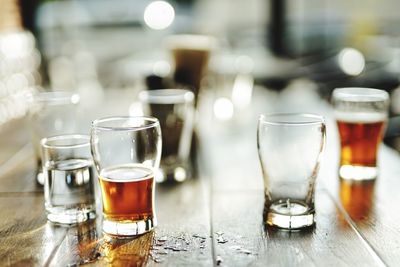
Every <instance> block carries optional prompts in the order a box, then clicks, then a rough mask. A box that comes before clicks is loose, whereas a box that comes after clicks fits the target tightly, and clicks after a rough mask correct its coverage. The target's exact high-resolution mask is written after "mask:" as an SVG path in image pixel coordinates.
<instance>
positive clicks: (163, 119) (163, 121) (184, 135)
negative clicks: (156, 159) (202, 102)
mask: <svg viewBox="0 0 400 267" xmlns="http://www.w3.org/2000/svg"><path fill="white" fill-rule="evenodd" d="M139 99H140V101H141V105H142V108H143V112H144V114H145V115H149V116H153V117H156V118H157V119H158V121H159V122H160V126H161V132H162V144H163V147H162V153H161V163H160V171H159V172H158V173H156V180H157V182H183V181H185V180H187V179H189V178H190V177H191V175H192V174H191V173H192V167H191V164H190V159H189V156H190V147H191V143H192V133H193V123H194V104H193V101H194V94H193V93H192V92H190V91H188V90H183V89H161V90H151V91H142V92H140V94H139Z"/></svg>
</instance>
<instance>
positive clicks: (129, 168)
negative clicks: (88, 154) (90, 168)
mask: <svg viewBox="0 0 400 267" xmlns="http://www.w3.org/2000/svg"><path fill="white" fill-rule="evenodd" d="M153 176H154V175H153V170H152V169H151V168H148V167H146V166H143V165H141V164H125V165H118V166H114V167H111V168H106V169H104V170H102V171H101V172H100V179H102V180H104V181H109V182H121V183H124V182H132V181H136V182H137V181H142V180H147V179H150V178H153Z"/></svg>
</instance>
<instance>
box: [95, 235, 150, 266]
mask: <svg viewBox="0 0 400 267" xmlns="http://www.w3.org/2000/svg"><path fill="white" fill-rule="evenodd" d="M153 239H154V232H150V233H147V234H144V235H142V236H140V237H138V238H135V239H118V238H113V237H111V236H109V235H105V236H104V238H103V242H104V243H103V244H102V245H101V247H100V249H99V252H100V253H101V254H102V255H103V260H104V261H106V262H107V263H108V264H110V265H111V266H145V265H146V263H147V262H148V259H149V255H150V249H151V245H152V243H153Z"/></svg>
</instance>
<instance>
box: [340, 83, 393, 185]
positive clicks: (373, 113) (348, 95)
mask: <svg viewBox="0 0 400 267" xmlns="http://www.w3.org/2000/svg"><path fill="white" fill-rule="evenodd" d="M332 101H333V106H334V110H335V118H336V122H337V126H338V129H339V136H340V167H339V175H340V177H341V178H343V179H348V180H373V179H375V178H376V177H377V175H378V168H377V154H378V149H379V146H380V144H381V142H382V138H383V134H384V131H385V124H386V120H387V113H388V106H389V94H388V93H387V92H386V91H383V90H378V89H371V88H338V89H335V90H334V91H333V96H332Z"/></svg>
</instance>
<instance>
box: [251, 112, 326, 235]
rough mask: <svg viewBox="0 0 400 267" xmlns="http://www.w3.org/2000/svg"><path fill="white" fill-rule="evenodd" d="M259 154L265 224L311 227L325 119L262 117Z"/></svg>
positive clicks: (258, 135)
mask: <svg viewBox="0 0 400 267" xmlns="http://www.w3.org/2000/svg"><path fill="white" fill-rule="evenodd" d="M257 145H258V154H259V159H260V163H261V168H262V172H263V176H264V189H265V208H266V222H267V224H268V225H271V226H276V227H279V228H286V229H299V228H303V227H307V226H311V225H313V224H314V213H315V211H314V189H315V180H316V178H317V174H318V170H319V162H320V158H321V154H322V151H323V148H324V145H325V123H324V119H323V118H322V117H321V116H318V115H312V114H270V115H261V116H260V118H259V121H258V132H257Z"/></svg>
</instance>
